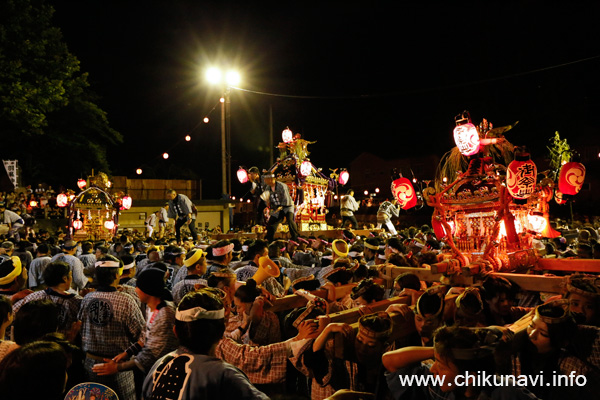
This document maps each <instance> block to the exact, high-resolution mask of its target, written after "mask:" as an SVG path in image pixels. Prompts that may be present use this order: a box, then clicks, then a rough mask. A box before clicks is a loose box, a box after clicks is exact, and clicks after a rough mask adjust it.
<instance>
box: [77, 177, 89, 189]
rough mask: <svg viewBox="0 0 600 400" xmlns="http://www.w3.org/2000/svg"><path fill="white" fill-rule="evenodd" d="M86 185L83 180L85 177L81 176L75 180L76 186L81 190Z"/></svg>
mask: <svg viewBox="0 0 600 400" xmlns="http://www.w3.org/2000/svg"><path fill="white" fill-rule="evenodd" d="M86 186H87V182H86V181H85V179H83V178H81V179H79V180H77V187H78V188H79V189H81V190H83V188H84V187H86Z"/></svg>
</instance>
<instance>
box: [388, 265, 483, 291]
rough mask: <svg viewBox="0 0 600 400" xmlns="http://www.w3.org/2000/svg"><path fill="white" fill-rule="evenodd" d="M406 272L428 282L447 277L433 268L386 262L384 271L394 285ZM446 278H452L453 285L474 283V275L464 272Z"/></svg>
mask: <svg viewBox="0 0 600 400" xmlns="http://www.w3.org/2000/svg"><path fill="white" fill-rule="evenodd" d="M406 272H410V273H413V274H415V275H416V276H417V277H418V278H419V279H420V280H422V281H426V282H439V281H440V280H441V279H442V278H445V275H444V274H441V273H437V274H436V273H433V272H432V271H431V270H429V269H427V268H409V267H396V266H394V265H391V264H386V265H385V267H384V268H383V269H382V273H383V274H384V275H385V276H386V277H388V278H389V279H388V280H387V281H388V282H391V285H392V286H393V284H394V280H395V279H396V277H398V276H399V275H402V274H404V273H406ZM446 279H449V280H450V284H451V285H465V286H470V285H472V284H473V277H472V276H464V275H462V274H456V275H450V276H449V277H446ZM390 288H391V287H389V288H388V289H390Z"/></svg>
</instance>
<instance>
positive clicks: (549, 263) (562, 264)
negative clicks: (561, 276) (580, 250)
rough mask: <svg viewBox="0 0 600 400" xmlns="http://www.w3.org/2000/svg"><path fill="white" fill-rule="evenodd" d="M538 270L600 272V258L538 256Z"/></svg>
mask: <svg viewBox="0 0 600 400" xmlns="http://www.w3.org/2000/svg"><path fill="white" fill-rule="evenodd" d="M535 269H536V270H538V271H570V272H588V273H600V260H590V259H582V258H538V262H537V266H536V267H535Z"/></svg>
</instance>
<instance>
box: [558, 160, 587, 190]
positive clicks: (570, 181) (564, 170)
mask: <svg viewBox="0 0 600 400" xmlns="http://www.w3.org/2000/svg"><path fill="white" fill-rule="evenodd" d="M584 180H585V166H584V165H583V164H582V163H580V162H577V161H571V162H568V163H566V164H564V165H563V166H562V167H561V169H560V175H559V178H558V189H559V190H560V191H561V193H562V194H563V195H565V194H567V195H576V194H577V193H579V191H580V190H581V186H582V185H583V181H584Z"/></svg>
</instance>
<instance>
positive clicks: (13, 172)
mask: <svg viewBox="0 0 600 400" xmlns="http://www.w3.org/2000/svg"><path fill="white" fill-rule="evenodd" d="M2 162H3V163H4V169H6V174H7V175H8V177H9V178H10V181H11V182H12V184H13V186H14V187H15V189H16V188H17V185H18V183H19V162H18V161H17V160H2Z"/></svg>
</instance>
